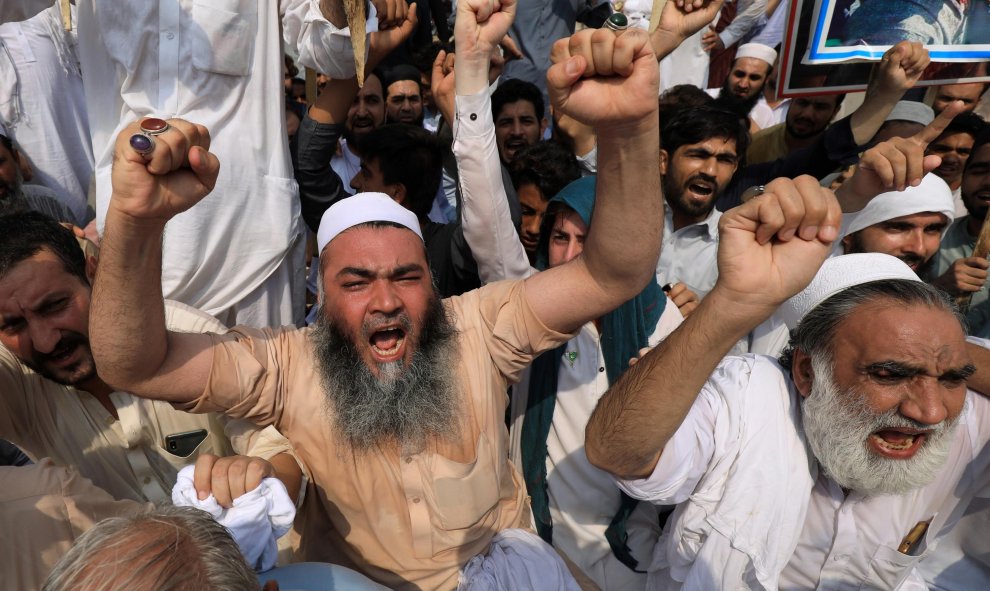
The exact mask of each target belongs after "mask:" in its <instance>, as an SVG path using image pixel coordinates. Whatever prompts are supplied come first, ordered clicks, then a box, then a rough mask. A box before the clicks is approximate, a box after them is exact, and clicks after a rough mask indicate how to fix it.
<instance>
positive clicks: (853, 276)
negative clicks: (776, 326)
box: [777, 252, 921, 329]
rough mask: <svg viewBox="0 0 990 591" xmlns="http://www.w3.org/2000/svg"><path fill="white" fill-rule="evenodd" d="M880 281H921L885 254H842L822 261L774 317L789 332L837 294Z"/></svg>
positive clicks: (904, 264)
mask: <svg viewBox="0 0 990 591" xmlns="http://www.w3.org/2000/svg"><path fill="white" fill-rule="evenodd" d="M883 279H907V280H909V281H921V279H918V276H917V275H916V274H915V272H914V271H912V270H911V267H908V266H907V264H906V263H904V261H902V260H901V259H899V258H897V257H893V256H890V255H889V254H881V253H878V252H867V253H859V254H845V255H842V256H837V257H832V258H830V259H828V260H826V261H825V263H824V264H823V265H822V267H821V269H819V270H818V274H817V275H815V278H814V279H812V280H811V283H809V284H808V287H806V288H804V290H802V291H801V292H800V293H798V294H797V295H795V296H793V297H792V298H791V299H789V300H787V301H786V302H784V304H783V305H782V306H781V307H780V309H779V310H778V311H777V314H779V315H780V318H781V319H782V320H783V321H784V323H785V324H787V328H788V329H793V328H794V327H796V326H797V325H798V323H799V322H801V319H802V318H804V316H805V314H807V313H808V312H810V311H811V310H813V309H814V308H815V307H816V306H818V304H820V303H822V302H824V301H825V300H827V299H828V298H830V297H832V296H834V295H835V294H837V293H839V292H840V291H842V290H844V289H847V288H850V287H852V286H854V285H860V284H863V283H869V282H871V281H881V280H883Z"/></svg>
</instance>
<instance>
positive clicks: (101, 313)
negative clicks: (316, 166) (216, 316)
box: [91, 0, 663, 589]
mask: <svg viewBox="0 0 990 591" xmlns="http://www.w3.org/2000/svg"><path fill="white" fill-rule="evenodd" d="M514 13H515V4H514V3H513V2H511V1H505V0H503V2H502V3H501V5H500V6H499V5H498V4H495V6H494V8H493V6H492V4H491V3H490V2H487V1H485V0H466V1H462V2H459V3H458V18H457V27H458V32H457V38H458V39H468V40H469V41H468V45H465V46H461V45H459V46H458V51H459V52H463V53H465V54H467V55H469V54H471V53H473V52H479V53H480V50H479V48H472V47H471V44H476V45H478V46H479V47H482V48H484V50H485V51H491V50H492V49H493V48H494V47H495V46H496V45H497V44H498V43H499V42H500V41H501V40H502V39H503V37H504V36H505V34H506V31H507V30H508V28H509V25H510V23H511V22H512V18H513V16H514ZM592 47H594V51H592ZM554 57H555V60H556V61H557V63H556V65H554V66H553V67H552V68H551V70H550V72H549V74H548V88H549V90H550V93H551V96H552V97H553V99H554V102H555V104H556V105H557V108H558V109H559V110H560V111H561V112H563V113H566V114H567V115H569V116H571V117H574V118H575V119H577V120H579V121H582V122H584V123H585V124H588V125H591V126H592V127H594V128H595V130H596V132H597V134H598V149H599V171H600V172H599V175H598V185H597V207H596V209H595V216H594V220H593V222H592V224H591V228H590V230H589V233H588V238H587V241H586V243H585V248H584V252H583V254H582V256H580V257H578V258H576V259H575V260H574V261H572V262H570V263H567V264H564V265H561V266H559V267H556V268H554V269H550V270H548V271H545V272H543V273H538V274H536V275H534V276H532V277H529V278H527V279H525V280H520V281H507V282H499V283H494V284H491V285H489V286H486V287H484V288H481V289H479V290H476V291H472V292H468V293H467V294H464V295H462V296H458V297H454V298H450V299H447V300H443V301H441V300H439V299H438V298H437V297H436V295H435V292H434V290H433V287H432V281H431V276H430V273H429V271H428V268H429V267H428V261H427V260H426V254H425V249H424V246H423V241H422V238H421V236H422V234H421V232H420V230H419V224H418V223H417V220H416V218H415V216H414V215H413V214H412V213H410V212H409V211H408V210H406V209H404V208H402V207H401V206H399V205H398V204H396V203H395V202H394V201H392V200H391V199H388V198H386V197H383V196H381V195H374V194H364V195H358V196H355V197H353V198H349V199H345V200H342V201H341V202H339V203H337V204H335V205H334V206H333V207H331V208H330V209H328V210H327V212H326V214H325V215H324V217H323V220H322V222H321V225H320V229H319V232H318V242H319V248H320V251H321V253H320V255H321V256H320V271H321V284H322V287H323V296H322V301H321V306H322V310H321V313H320V321H319V322H318V323H317V324H316V325H315V326H314V327H312V328H310V329H306V330H278V331H276V330H267V329H266V330H256V329H250V328H240V329H234V331H232V332H231V333H230V334H229V335H227V336H218V335H212V336H210V335H207V336H202V335H199V336H197V335H180V334H175V333H169V332H167V331H166V330H165V326H164V323H163V322H162V318H161V292H160V289H159V287H158V274H159V272H160V267H159V260H160V256H161V251H160V245H161V232H162V229H163V227H164V226H165V222H166V221H167V220H168V219H170V218H171V217H172V216H173V215H175V214H176V213H177V212H179V211H182V210H183V209H185V208H188V207H190V206H191V205H192V204H194V203H195V202H196V201H198V200H199V199H202V198H203V196H204V195H205V194H206V193H207V192H208V191H209V189H210V187H211V186H212V183H213V180H214V179H215V178H216V176H215V175H216V171H217V168H218V166H219V163H218V161H217V159H216V158H215V156H213V155H212V154H210V153H209V152H207V148H208V136H206V135H205V134H206V131H205V130H204V129H203V128H201V127H198V126H195V125H193V124H191V123H188V122H185V121H179V120H173V121H172V125H173V127H174V128H175V129H177V130H178V131H181V132H182V133H171V134H163V135H160V136H158V137H157V138H156V139H158V144H157V146H156V147H155V149H154V151H153V152H152V153H151V154H149V156H148V158H147V159H146V158H145V157H142V156H141V155H140V154H138V153H136V152H135V151H134V150H133V149H131V148H130V147H129V146H128V141H129V140H128V137H127V135H126V133H132V132H133V131H135V130H137V125H136V124H134V125H131V126H130V127H128V128H127V132H126V133H125V134H124V135H122V136H121V137H120V138H118V142H117V164H116V166H115V167H114V179H113V180H114V183H113V186H114V190H115V192H114V196H113V199H112V200H111V203H110V209H109V212H108V216H107V233H106V241H105V243H104V247H103V261H102V267H101V270H100V276H99V278H98V279H97V283H96V287H95V290H96V294H95V296H94V316H93V322H92V323H91V326H92V327H93V328H94V330H93V331H92V342H93V351H94V355H95V356H96V357H97V358H99V359H100V360H101V361H100V362H101V363H104V362H105V366H106V367H111V368H112V369H111V370H109V372H108V375H107V376H105V377H106V379H107V380H108V381H110V382H112V383H114V384H118V385H121V386H123V385H127V386H128V387H129V388H130V391H133V392H136V393H139V394H142V393H143V394H148V395H150V394H151V393H153V392H154V393H155V395H156V396H160V397H162V398H165V399H168V400H170V401H172V402H175V403H178V404H180V405H182V406H183V407H184V408H191V409H192V410H194V411H206V410H207V409H216V410H219V411H221V412H225V413H227V414H229V415H232V416H241V417H246V418H249V419H251V420H254V421H255V422H257V423H260V424H275V425H276V426H277V428H278V429H279V430H280V431H281V432H282V433H283V434H284V435H285V436H286V437H287V438H288V439H289V440H290V441H291V442H292V443H293V446H294V448H295V449H296V450H298V451H299V457H300V459H301V460H302V462H303V464H304V466H305V469H306V470H307V473H308V475H309V477H310V481H311V485H310V487H309V489H308V491H307V496H306V500H305V501H304V503H303V506H302V508H301V510H300V514H299V518H298V520H297V528H298V529H301V533H302V541H301V550H302V552H303V555H304V556H303V557H304V558H305V559H307V560H321V561H328V562H333V563H337V564H344V565H346V566H350V567H353V568H356V569H358V570H360V571H362V572H363V573H364V574H366V575H368V576H370V577H371V578H373V579H375V580H377V581H378V582H380V583H382V584H385V585H387V586H388V587H390V588H397V589H451V588H453V587H455V586H456V585H457V584H458V576H459V571H461V569H462V567H464V566H465V565H466V563H468V562H469V561H472V558H473V557H477V556H478V555H480V554H483V553H485V552H486V551H488V550H489V547H490V546H498V547H500V548H501V547H503V546H504V545H505V544H508V545H512V540H519V539H520V538H519V535H518V532H519V531H521V530H524V529H527V528H529V527H530V523H529V522H530V518H529V508H528V503H527V501H526V493H525V489H524V487H523V486H522V479H521V476H520V474H519V472H518V471H517V470H516V469H515V468H514V467H513V466H512V464H511V463H510V461H509V456H508V441H507V439H508V435H507V431H506V428H505V423H504V418H505V408H506V404H507V398H506V395H505V392H506V388H507V386H508V384H509V383H511V382H513V381H515V380H516V379H518V375H519V373H520V372H521V371H522V369H523V368H524V367H525V366H526V365H528V364H529V363H530V362H531V361H532V360H533V358H534V357H536V356H537V355H538V354H540V353H541V352H543V351H546V350H549V349H552V348H554V347H556V346H558V345H559V344H561V343H563V342H565V341H567V340H568V339H570V338H571V337H572V336H573V334H571V333H573V332H574V331H576V330H577V329H579V328H580V327H581V326H582V325H583V324H584V323H586V322H589V321H590V320H592V319H594V318H598V317H600V316H601V315H603V314H604V313H605V312H607V311H609V310H611V309H613V308H615V307H617V306H618V305H619V304H621V303H622V302H624V301H626V300H628V299H630V298H632V297H633V296H634V295H636V294H637V293H638V292H639V291H641V290H642V289H643V288H644V286H645V285H646V284H647V282H648V281H649V280H650V279H651V278H652V277H653V273H654V271H655V268H656V261H657V257H658V253H659V248H660V236H661V228H660V227H659V226H658V225H657V223H656V220H658V219H663V209H662V207H663V206H662V197H661V191H660V178H659V171H658V170H657V167H656V161H655V159H656V154H657V152H658V150H659V145H658V144H659V117H658V114H657V101H656V96H657V89H658V73H657V68H656V58H655V56H654V53H653V50H652V49H651V46H650V44H649V37H648V35H647V34H646V33H645V32H643V31H639V30H628V31H624V32H618V33H617V32H614V31H611V30H608V29H595V30H585V31H581V32H580V33H578V34H576V35H575V36H573V37H571V38H569V39H564V40H561V41H560V42H558V47H557V50H556V51H555V53H554ZM629 236H635V237H636V240H632V241H630V240H628V237H629ZM97 327H98V328H97ZM111 349H115V350H117V351H118V353H114V352H113V351H111ZM508 531H511V532H516V533H507V532H508ZM499 532H501V533H499ZM496 534H498V535H496ZM526 535H528V538H526V536H523V538H524V540H523V545H524V546H526V549H523V550H521V551H519V552H505V551H502V552H495V551H493V552H492V555H491V556H490V558H493V559H495V558H496V555H498V556H505V555H510V556H520V555H521V556H528V555H529V554H532V553H534V552H535V553H539V551H540V549H541V548H542V549H543V550H544V554H546V552H545V551H546V550H549V547H548V546H546V545H545V544H544V543H543V542H542V541H541V540H539V539H538V538H536V536H535V535H534V534H529V533H527V534H526ZM551 552H552V551H551ZM544 558H547V557H546V556H544ZM472 563H474V561H472ZM532 564H535V565H537V567H538V570H539V572H538V573H537V574H536V579H529V582H526V583H520V584H522V585H523V588H527V587H528V588H554V589H557V588H561V589H564V588H568V589H569V588H573V587H569V586H566V585H564V584H563V583H561V584H560V585H558V584H557V582H556V581H554V580H553V578H552V577H553V576H554V574H555V573H558V574H559V573H560V571H561V569H562V566H561V565H560V564H559V559H556V562H554V561H553V560H550V561H541V560H534V561H533V563H532ZM475 566H477V565H476V564H475ZM555 569H556V570H555ZM508 572H512V573H513V574H514V575H518V576H524V575H523V574H522V573H523V572H524V571H520V569H519V568H515V567H513V568H510V569H508ZM563 574H564V575H566V571H565V572H563ZM572 584H573V583H572ZM517 588H518V587H517Z"/></svg>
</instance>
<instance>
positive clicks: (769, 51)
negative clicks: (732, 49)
mask: <svg viewBox="0 0 990 591" xmlns="http://www.w3.org/2000/svg"><path fill="white" fill-rule="evenodd" d="M741 57H752V58H756V59H758V60H763V61H765V62H766V63H768V64H770V65H771V66H772V65H773V62H774V61H775V60H776V59H777V52H776V51H774V49H773V48H772V47H770V46H768V45H763V44H762V43H744V44H743V45H740V46H739V49H737V50H736V59H739V58H741Z"/></svg>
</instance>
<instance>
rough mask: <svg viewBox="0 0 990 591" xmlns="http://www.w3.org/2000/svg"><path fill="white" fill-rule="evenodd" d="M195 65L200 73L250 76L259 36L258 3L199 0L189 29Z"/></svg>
mask: <svg viewBox="0 0 990 591" xmlns="http://www.w3.org/2000/svg"><path fill="white" fill-rule="evenodd" d="M187 33H188V35H189V41H190V44H191V47H192V62H193V66H195V67H196V69H198V70H203V71H205V72H213V73H216V74H226V75H229V76H247V75H248V73H249V72H250V71H251V64H252V62H253V60H254V40H255V37H256V36H257V34H258V5H257V2H256V0H210V1H209V2H207V1H206V0H196V1H195V2H193V7H192V24H191V25H190V28H189V30H188V32H187Z"/></svg>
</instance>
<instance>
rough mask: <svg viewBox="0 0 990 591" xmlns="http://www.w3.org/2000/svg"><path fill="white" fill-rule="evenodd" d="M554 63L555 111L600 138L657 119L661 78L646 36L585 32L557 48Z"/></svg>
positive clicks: (628, 32)
mask: <svg viewBox="0 0 990 591" xmlns="http://www.w3.org/2000/svg"><path fill="white" fill-rule="evenodd" d="M550 60H551V61H552V62H553V64H554V65H553V66H551V68H550V70H549V71H548V72H547V92H548V94H549V95H550V102H551V104H552V105H553V107H554V109H555V110H557V111H559V112H561V113H563V114H565V115H568V116H570V117H573V118H574V119H577V120H578V121H580V122H581V123H584V124H585V125H590V126H592V127H595V128H596V130H597V131H598V132H599V133H601V132H602V131H603V130H604V128H609V131H614V130H616V129H617V128H621V127H622V126H623V125H624V124H630V123H635V122H637V121H639V120H641V119H643V118H644V117H647V116H650V115H653V116H656V111H657V93H658V88H659V84H660V74H659V71H658V70H657V64H656V61H655V56H654V54H653V50H652V48H651V47H650V38H649V35H648V34H647V33H646V31H643V30H640V29H629V30H626V31H622V32H621V33H618V34H616V33H615V32H613V31H611V30H609V29H585V30H583V31H579V32H578V33H575V34H574V35H573V36H571V37H569V38H566V39H561V40H559V41H557V42H556V43H554V45H553V50H552V52H551V54H550Z"/></svg>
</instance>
